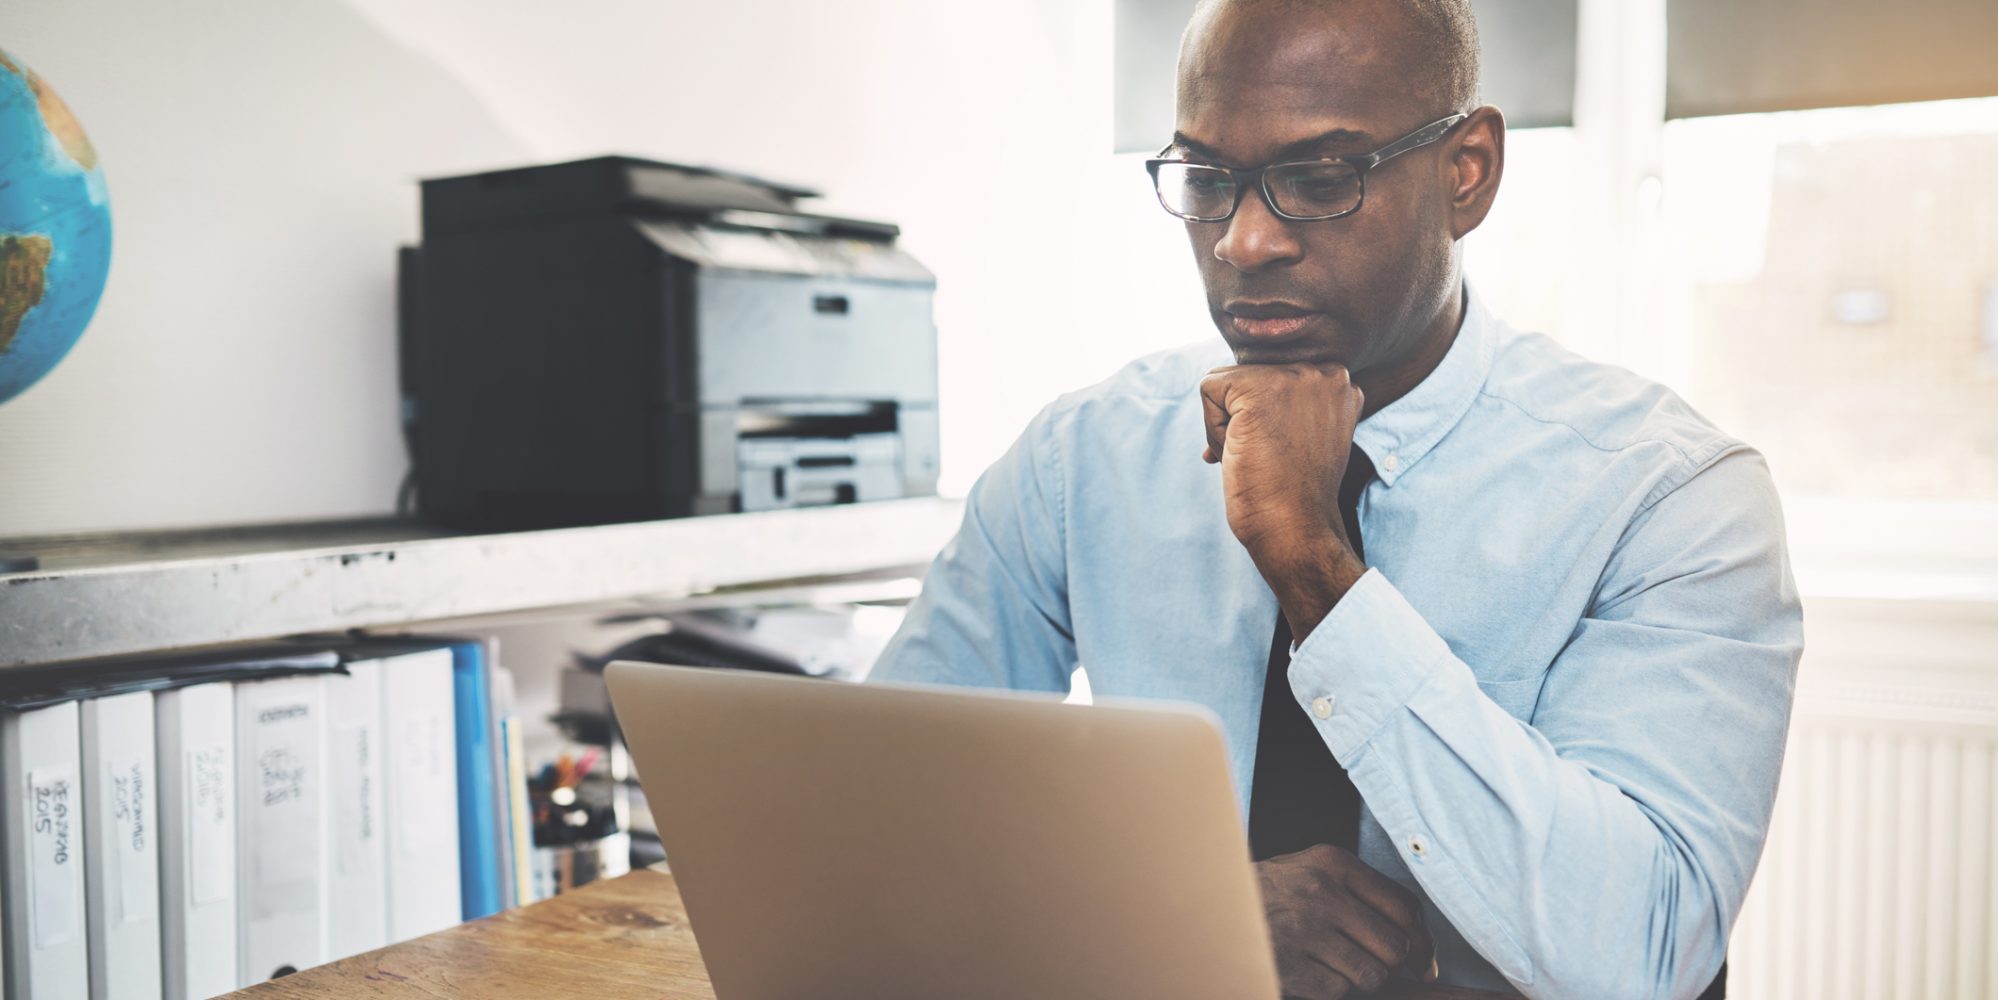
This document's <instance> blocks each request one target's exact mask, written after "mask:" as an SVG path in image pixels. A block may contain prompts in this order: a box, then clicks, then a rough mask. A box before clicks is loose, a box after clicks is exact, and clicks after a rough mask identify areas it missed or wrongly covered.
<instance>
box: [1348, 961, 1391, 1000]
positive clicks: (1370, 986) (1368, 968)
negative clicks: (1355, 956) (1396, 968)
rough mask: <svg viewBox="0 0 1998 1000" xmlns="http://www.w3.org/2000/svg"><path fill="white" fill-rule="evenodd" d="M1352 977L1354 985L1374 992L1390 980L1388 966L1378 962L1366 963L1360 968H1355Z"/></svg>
mask: <svg viewBox="0 0 1998 1000" xmlns="http://www.w3.org/2000/svg"><path fill="white" fill-rule="evenodd" d="M1352 978H1353V985H1355V986H1358V987H1359V988H1360V989H1361V990H1364V991H1365V992H1368V993H1372V992H1373V991H1375V990H1377V989H1380V988H1381V987H1383V986H1386V985H1387V981H1388V970H1387V966H1385V965H1381V964H1380V963H1378V962H1369V963H1367V964H1366V965H1363V966H1361V967H1360V968H1358V969H1355V970H1354V973H1353V977H1352Z"/></svg>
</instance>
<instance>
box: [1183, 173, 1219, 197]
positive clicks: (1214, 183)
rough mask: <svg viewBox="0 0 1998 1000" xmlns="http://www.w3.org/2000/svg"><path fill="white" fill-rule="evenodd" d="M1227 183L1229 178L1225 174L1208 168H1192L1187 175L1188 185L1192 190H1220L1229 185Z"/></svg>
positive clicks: (1204, 191)
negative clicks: (1207, 169)
mask: <svg viewBox="0 0 1998 1000" xmlns="http://www.w3.org/2000/svg"><path fill="white" fill-rule="evenodd" d="M1227 184H1228V178H1227V176H1226V175H1225V174H1218V173H1213V172H1211V171H1206V170H1190V171H1188V172H1187V175H1186V187H1187V189H1188V190H1190V191H1199V192H1202V193H1206V192H1210V191H1219V190H1220V189H1221V188H1223V187H1225V186H1227Z"/></svg>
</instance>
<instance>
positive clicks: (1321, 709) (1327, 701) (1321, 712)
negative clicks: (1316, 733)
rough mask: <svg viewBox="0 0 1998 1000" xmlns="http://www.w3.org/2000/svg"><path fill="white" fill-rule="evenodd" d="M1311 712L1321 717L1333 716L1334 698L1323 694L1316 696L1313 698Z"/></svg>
mask: <svg viewBox="0 0 1998 1000" xmlns="http://www.w3.org/2000/svg"><path fill="white" fill-rule="evenodd" d="M1311 714H1313V715H1315V716H1318V717H1319V718H1321V719H1329V718H1331V717H1332V699H1331V698H1330V697H1328V696H1326V695H1322V694H1321V695H1319V696H1318V697H1316V698H1313V699H1311Z"/></svg>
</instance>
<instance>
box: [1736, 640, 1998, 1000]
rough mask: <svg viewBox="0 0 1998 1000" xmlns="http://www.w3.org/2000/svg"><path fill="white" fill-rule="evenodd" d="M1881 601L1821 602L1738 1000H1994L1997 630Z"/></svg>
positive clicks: (1753, 902) (1997, 948)
mask: <svg viewBox="0 0 1998 1000" xmlns="http://www.w3.org/2000/svg"><path fill="white" fill-rule="evenodd" d="M1876 604H1877V602H1866V603H1861V602H1828V603H1825V604H1822V605H1816V604H1814V605H1812V606H1811V607H1810V608H1808V609H1807V612H1806V620H1805V627H1806V634H1807V635H1808V637H1809V639H1808V641H1809V650H1808V652H1807V654H1806V658H1805V662H1804V666H1803V669H1802V671H1801V672H1800V678H1799V684H1798V697H1797V707H1796V713H1795V715H1794V717H1793V720H1792V724H1791V732H1790V746H1789V751H1788V753H1787V755H1786V757H1785V760H1784V766H1783V780H1782V788H1781V790H1780V792H1779V793H1778V795H1777V799H1776V814H1775V819H1774V821H1773V823H1772V824H1771V827H1770V831H1769V843H1768V847H1767V849H1766V850H1765V851H1764V853H1763V859H1762V865H1761V867H1760V869H1758V871H1757V874H1756V879H1755V883H1754V885H1753V887H1752V888H1751V889H1750V891H1749V896H1748V900H1747V903H1746V905H1745V906H1744V908H1743V910H1742V914H1741V919H1740V921H1739V922H1738V923H1737V924H1736V926H1735V930H1734V936H1733V940H1732V942H1731V947H1730V959H1729V976H1728V996H1729V997H1730V998H1733V1000H1848V998H1849V1000H1901V998H1921V1000H1956V998H1961V1000H1990V998H1998V624H1994V622H1993V618H1992V611H1991V609H1990V608H1989V607H1988V606H1987V607H1970V606H1965V605H1957V606H1929V607H1915V606H1901V607H1893V608H1891V609H1888V610H1885V611H1883V610H1882V608H1880V607H1878V606H1876Z"/></svg>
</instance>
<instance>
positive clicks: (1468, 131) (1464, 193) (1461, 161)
mask: <svg viewBox="0 0 1998 1000" xmlns="http://www.w3.org/2000/svg"><path fill="white" fill-rule="evenodd" d="M1444 167H1445V169H1444V171H1443V177H1444V180H1445V181H1446V182H1447V183H1448V184H1449V185H1450V235H1451V237H1452V238H1453V239H1459V240H1461V239H1463V238H1464V236H1465V235H1466V234H1468V233H1469V232H1470V231H1471V230H1473V229H1476V228H1478V226H1479V225H1481V224H1483V223H1484V221H1485V216H1486V215H1489V214H1491V210H1492V200H1493V199H1494V198H1497V197H1498V189H1499V178H1500V176H1502V175H1503V174H1504V173H1505V114H1504V113H1503V112H1501V111H1499V109H1497V108H1495V107H1492V106H1491V105H1489V104H1487V105H1485V106H1484V107H1481V108H1479V109H1478V110H1476V111H1473V112H1471V117H1469V118H1466V119H1464V121H1463V122H1462V123H1461V124H1459V125H1458V126H1457V135H1456V141H1455V142H1453V143H1451V145H1450V153H1449V160H1448V161H1447V162H1446V163H1445V164H1444Z"/></svg>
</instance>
